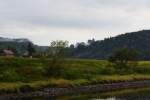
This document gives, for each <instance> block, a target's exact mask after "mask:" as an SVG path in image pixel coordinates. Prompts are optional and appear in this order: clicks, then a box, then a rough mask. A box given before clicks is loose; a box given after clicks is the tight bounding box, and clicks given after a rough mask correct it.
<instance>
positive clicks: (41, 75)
mask: <svg viewBox="0 0 150 100" xmlns="http://www.w3.org/2000/svg"><path fill="white" fill-rule="evenodd" d="M60 65H61V66H60ZM55 66H56V65H55ZM49 67H50V68H51V67H52V63H51V60H50V59H34V58H32V59H29V58H6V57H1V58H0V92H1V93H4V92H6V93H9V92H25V91H34V90H38V89H41V88H43V87H75V86H80V85H88V84H100V83H101V84H103V83H113V82H122V81H134V80H150V61H140V62H138V65H137V66H131V67H128V68H123V69H121V70H120V69H117V68H115V67H112V66H110V65H109V63H108V62H107V61H104V60H86V59H82V60H81V59H65V60H64V61H63V62H61V63H60V64H59V67H58V66H56V68H53V67H52V68H51V72H50V73H51V74H47V72H48V69H47V68H49ZM49 71H50V70H49ZM52 73H53V74H52Z"/></svg>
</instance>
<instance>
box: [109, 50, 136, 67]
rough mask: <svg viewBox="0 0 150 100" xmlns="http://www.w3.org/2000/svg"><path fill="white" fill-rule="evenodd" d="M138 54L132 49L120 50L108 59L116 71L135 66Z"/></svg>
mask: <svg viewBox="0 0 150 100" xmlns="http://www.w3.org/2000/svg"><path fill="white" fill-rule="evenodd" d="M137 56H138V53H137V52H136V51H135V50H133V49H128V48H121V49H118V50H116V51H115V52H114V53H113V54H112V55H111V56H110V57H109V59H108V60H109V62H111V63H112V64H113V66H115V67H117V68H118V69H123V68H126V67H130V66H136V65H137Z"/></svg>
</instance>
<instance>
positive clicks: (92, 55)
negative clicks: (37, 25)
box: [69, 30, 150, 60]
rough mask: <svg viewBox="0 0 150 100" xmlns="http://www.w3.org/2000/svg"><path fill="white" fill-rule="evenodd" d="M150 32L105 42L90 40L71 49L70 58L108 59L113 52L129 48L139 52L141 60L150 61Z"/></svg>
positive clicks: (107, 39)
mask: <svg viewBox="0 0 150 100" xmlns="http://www.w3.org/2000/svg"><path fill="white" fill-rule="evenodd" d="M149 43H150V30H142V31H138V32H131V33H126V34H121V35H118V36H116V37H110V38H106V39H104V40H97V41H96V40H94V39H92V40H88V42H87V43H84V42H81V43H78V44H77V45H76V46H74V47H75V48H74V49H72V47H73V46H72V45H71V47H70V52H69V54H70V57H75V58H89V59H108V58H109V56H110V55H111V54H112V51H114V50H116V49H118V48H124V47H126V48H129V49H134V50H136V51H137V52H139V55H138V58H139V59H140V60H150V44H149Z"/></svg>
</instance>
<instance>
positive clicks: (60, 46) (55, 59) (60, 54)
mask: <svg viewBox="0 0 150 100" xmlns="http://www.w3.org/2000/svg"><path fill="white" fill-rule="evenodd" d="M66 47H68V41H62V40H59V41H52V42H51V45H50V50H49V54H50V58H51V62H49V63H48V65H47V67H46V74H47V75H51V76H58V75H59V74H60V73H61V70H62V68H63V66H64V49H65V48H66Z"/></svg>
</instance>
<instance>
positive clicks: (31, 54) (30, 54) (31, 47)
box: [27, 42, 35, 57]
mask: <svg viewBox="0 0 150 100" xmlns="http://www.w3.org/2000/svg"><path fill="white" fill-rule="evenodd" d="M27 50H28V55H29V56H30V57H32V56H33V53H35V48H34V46H33V44H32V43H31V42H29V43H28V47H27Z"/></svg>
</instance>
